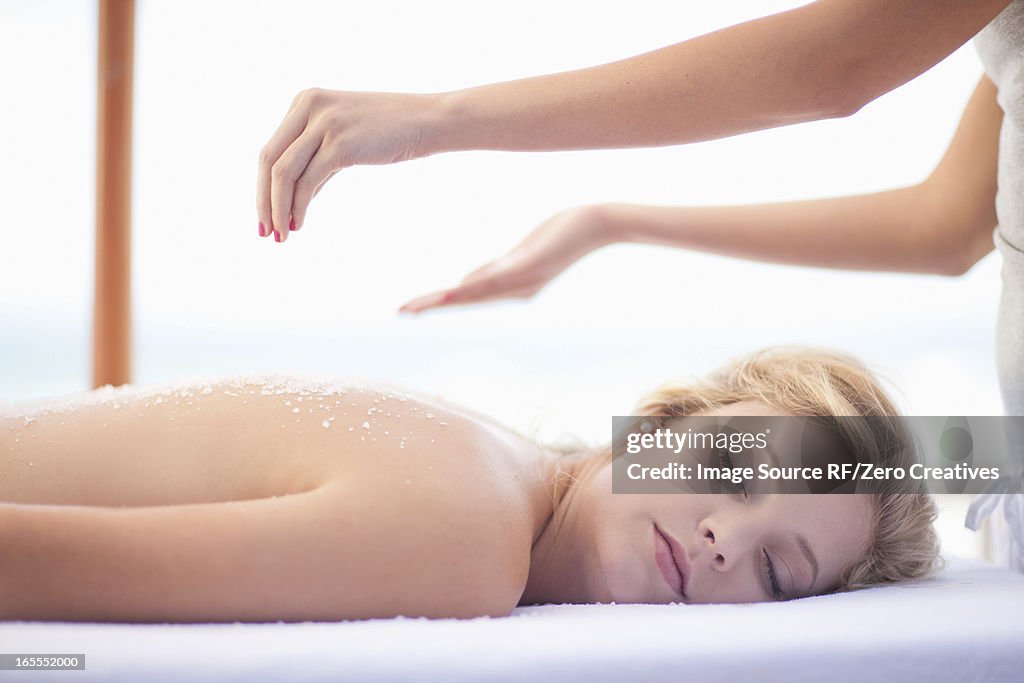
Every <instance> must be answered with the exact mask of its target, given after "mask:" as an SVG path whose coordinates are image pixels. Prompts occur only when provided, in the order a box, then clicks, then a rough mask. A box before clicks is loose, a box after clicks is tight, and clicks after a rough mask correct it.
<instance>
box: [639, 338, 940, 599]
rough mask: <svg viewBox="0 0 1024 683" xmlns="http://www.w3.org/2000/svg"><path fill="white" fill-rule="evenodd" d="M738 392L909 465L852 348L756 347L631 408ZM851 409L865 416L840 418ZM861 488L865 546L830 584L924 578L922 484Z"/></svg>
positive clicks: (929, 554) (675, 407)
mask: <svg viewBox="0 0 1024 683" xmlns="http://www.w3.org/2000/svg"><path fill="white" fill-rule="evenodd" d="M744 400H755V401H760V402H763V403H766V404H768V405H770V406H772V407H775V408H778V409H782V410H785V411H787V412H790V413H793V414H795V415H807V416H818V417H820V418H823V419H824V420H825V421H826V422H827V424H828V425H829V426H830V427H831V428H832V429H834V430H835V432H836V433H837V434H838V435H839V436H840V437H841V438H842V440H843V441H844V443H845V444H846V445H847V447H849V448H850V449H851V451H852V452H853V454H854V456H855V457H856V459H857V461H858V462H871V463H874V464H877V465H883V466H903V467H909V465H910V464H912V463H913V462H914V461H915V455H914V453H915V451H914V448H913V440H912V436H911V435H910V433H909V432H908V430H907V429H906V427H905V425H904V424H903V422H902V420H900V419H898V417H897V410H896V408H895V406H894V405H893V403H892V401H891V400H890V399H889V398H888V396H886V394H885V392H884V391H883V390H882V388H881V387H880V386H879V384H878V382H877V381H876V379H875V378H874V376H873V375H872V373H871V372H870V371H869V370H868V369H867V368H866V367H865V366H864V365H863V364H862V363H861V362H860V361H858V360H856V359H855V358H853V357H852V356H848V355H845V354H842V353H837V352H834V351H829V350H825V349H816V348H811V347H802V346H783V347H775V348H770V349H763V350H760V351H757V352H755V353H753V354H751V355H749V356H747V357H745V358H742V359H739V360H736V361H733V362H731V363H728V364H727V365H725V366H723V367H721V368H719V369H717V370H715V371H714V372H712V373H711V374H709V375H707V376H706V377H704V378H701V379H698V380H695V381H693V382H690V383H669V384H665V385H663V386H661V387H659V388H658V389H657V390H655V391H654V392H652V393H651V394H649V395H647V396H645V397H644V398H643V399H642V400H641V401H640V403H639V404H638V405H637V407H636V409H635V411H636V412H635V413H634V414H636V415H652V416H671V417H675V416H680V417H681V416H685V415H691V414H693V413H696V412H700V411H704V410H709V409H714V408H718V407H721V406H723V405H726V404H729V403H735V402H738V401H744ZM859 416H869V417H870V418H871V419H869V420H861V419H856V420H844V419H841V418H842V417H859ZM836 418H839V419H836ZM862 483H863V482H862ZM862 490H864V489H863V488H862V487H861V486H859V487H858V491H862ZM867 495H868V496H869V500H871V502H872V509H873V515H872V527H871V529H870V534H869V543H868V547H867V548H866V550H865V552H864V553H863V555H862V556H861V557H859V558H858V559H857V560H855V561H854V562H852V563H851V564H850V565H848V566H847V567H845V568H844V570H843V571H842V572H841V574H840V579H839V587H838V588H837V589H836V590H835V592H843V591H850V590H856V589H859V588H867V587H869V586H875V585H880V584H887V583H894V582H898V581H906V580H912V579H922V578H927V577H929V576H931V575H933V574H934V573H935V572H936V571H938V570H939V569H941V567H942V565H943V562H942V560H941V558H940V555H939V539H938V535H937V534H936V532H935V529H934V527H933V526H932V522H933V521H934V520H935V518H936V517H937V516H938V510H937V508H936V505H935V501H934V500H933V499H932V497H931V496H930V495H929V494H928V493H927V491H926V490H925V488H924V486H923V485H922V484H921V483H920V482H914V481H907V482H904V481H899V480H897V481H891V480H889V479H886V480H882V481H880V482H877V483H876V484H875V485H874V486H873V488H871V489H868V490H867Z"/></svg>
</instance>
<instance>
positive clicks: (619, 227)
mask: <svg viewBox="0 0 1024 683" xmlns="http://www.w3.org/2000/svg"><path fill="white" fill-rule="evenodd" d="M580 210H581V211H582V212H584V214H583V218H582V219H581V221H582V223H583V224H584V225H586V226H587V227H586V240H587V243H588V245H589V248H590V251H593V250H595V249H600V248H601V247H605V246H608V245H609V244H615V243H616V242H622V241H625V239H624V236H625V231H624V230H623V225H624V222H623V221H622V218H621V216H620V214H619V211H618V205H616V204H611V203H606V204H593V205H590V206H584V207H581V208H580Z"/></svg>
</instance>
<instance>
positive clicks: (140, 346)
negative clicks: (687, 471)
mask: <svg viewBox="0 0 1024 683" xmlns="http://www.w3.org/2000/svg"><path fill="white" fill-rule="evenodd" d="M802 4H805V3H802V2H779V1H769V0H757V1H756V2H755V1H752V0H736V1H734V2H730V3H679V2H670V1H668V0H636V1H635V2H632V3H630V4H629V5H628V7H627V5H624V4H621V3H618V4H615V3H593V2H584V1H582V0H571V1H570V0H560V1H559V2H555V3H552V2H547V1H541V0H518V1H517V2H515V3H504V4H497V3H478V2H472V1H470V0H458V1H456V0H435V1H434V2H430V3H418V2H413V1H412V0H377V1H375V2H330V1H326V0H324V1H310V0H304V1H295V2H288V3H284V2H253V1H246V2H242V1H240V0H239V1H234V2H232V1H228V0H220V1H218V2H205V1H203V2H200V1H199V0H183V1H178V2H174V3H170V2H149V1H146V0H138V2H137V9H136V62H135V111H134V116H135V119H134V125H135V147H134V177H133V209H132V211H133V237H132V254H133V256H132V257H133V331H134V355H133V368H134V377H133V382H134V383H139V384H152V383H160V382H165V381H172V380H179V379H181V378H184V377H192V376H220V375H228V374H237V373H250V372H266V371H273V372H299V373H304V374H318V375H320V374H322V375H327V376H338V377H344V376H353V377H360V378H367V379H381V380H385V381H388V382H392V383H397V384H400V385H403V386H407V387H409V388H410V389H415V390H420V391H426V392H429V393H432V394H441V395H443V396H444V397H446V398H448V399H450V400H453V401H456V402H459V403H463V404H466V405H468V406H471V407H473V408H475V409H477V410H480V411H483V412H485V413H488V414H491V415H493V416H494V417H495V418H497V419H498V420H500V421H502V422H504V423H505V424H508V425H509V426H511V427H513V428H515V429H518V430H520V431H522V432H524V433H526V434H529V435H532V436H535V437H537V438H541V439H545V440H549V441H558V440H561V439H563V438H568V437H569V436H577V437H580V438H582V439H583V440H584V441H587V442H591V443H598V442H601V441H603V440H605V439H607V437H608V434H609V417H610V416H612V415H617V414H629V413H630V412H631V409H632V407H633V405H634V404H635V402H636V401H637V399H638V398H639V397H640V396H641V395H642V394H643V393H645V392H647V391H649V390H651V389H653V388H654V387H656V386H657V385H658V384H660V383H662V382H664V381H666V380H668V379H673V378H680V377H685V376H691V375H700V374H703V373H704V372H706V371H708V370H711V369H713V368H714V367H716V366H718V365H720V364H721V363H723V362H724V361H726V360H728V359H730V358H733V357H735V356H737V355H742V354H746V353H748V352H750V351H753V350H754V349H757V348H760V347H763V346H768V345H775V344H780V343H805V344H815V345H824V346H830V347H836V348H839V349H842V350H844V351H848V352H851V353H853V354H854V355H856V356H858V357H860V358H861V359H862V360H864V361H865V362H867V363H868V364H869V365H870V366H872V367H873V368H875V369H876V370H877V371H879V372H880V373H881V374H882V375H883V376H884V377H886V378H887V379H888V380H889V381H890V385H889V386H890V388H891V389H892V391H893V392H894V394H895V397H896V400H897V402H898V404H899V405H900V406H901V407H902V409H903V410H904V411H906V412H907V413H911V414H918V415H928V414H937V415H952V414H966V415H998V414H1001V412H1002V408H1001V404H1000V400H999V392H998V387H997V383H996V375H995V367H994V351H993V344H994V325H995V311H996V304H997V298H998V292H999V262H998V257H997V256H994V255H989V256H988V257H987V258H986V259H985V260H984V261H983V262H982V263H980V264H978V265H977V266H976V267H975V268H974V269H973V270H972V271H971V272H970V273H968V274H967V275H964V276H962V277H958V278H944V277H940V276H910V275H892V274H875V273H844V272H839V271H826V270H820V269H812V268H794V267H783V266H777V265H766V264H757V263H749V262H742V261H738V260H730V259H727V258H723V257H715V256H707V255H700V254H693V253H686V252H682V251H670V250H667V249H659V248H655V247H650V246H640V245H615V246H611V247H607V248H604V249H602V250H600V251H598V252H596V253H594V254H592V255H590V256H589V257H587V258H586V259H584V260H583V261H581V262H580V263H579V264H577V265H576V266H574V267H573V268H572V269H570V270H569V271H568V272H566V273H565V274H564V275H563V276H561V277H560V278H558V279H557V280H555V281H554V282H553V283H552V284H551V285H550V286H549V288H548V289H546V290H545V291H543V292H542V293H541V294H540V295H539V296H537V297H536V298H535V299H533V300H531V301H527V302H521V301H516V302H508V303H501V304H489V305H479V306H472V307H459V308H457V309H455V308H453V309H451V310H442V311H436V312H430V313H427V314H423V315H421V316H418V317H413V316H405V315H399V314H398V313H397V309H398V307H399V306H400V305H401V304H403V303H404V302H406V301H407V300H409V299H411V298H413V297H416V296H418V295H420V294H424V293H427V292H430V291H433V290H435V289H438V288H441V287H446V286H450V285H452V284H455V283H456V282H458V281H459V280H460V279H461V278H462V277H463V276H464V275H465V274H467V273H468V272H470V271H471V270H473V269H475V268H476V267H478V266H479V265H482V264H483V263H485V262H486V261H489V260H491V259H493V258H495V257H497V256H499V255H501V254H503V253H504V252H505V251H506V250H507V249H509V248H510V247H512V246H513V245H514V244H516V243H517V242H518V241H519V240H520V239H522V237H524V236H525V235H526V234H527V233H528V232H529V231H530V230H532V229H533V228H534V227H536V226H537V225H538V224H539V223H541V222H542V221H543V220H544V219H546V218H547V217H549V216H550V215H552V214H554V213H556V212H557V211H559V210H561V209H563V208H566V207H569V206H578V205H581V204H589V203H598V202H609V201H617V202H631V203H650V204H665V205H717V204H747V203H760V202H775V201H787V200H794V199H810V198H816V197H828V196H836V195H844V194H859V193H867V192H875V191H879V190H885V189H891V188H895V187H901V186H906V185H911V184H915V183H918V182H920V181H921V180H923V179H924V178H925V177H926V176H927V175H928V174H929V173H930V172H931V171H932V169H933V168H934V167H935V165H936V164H937V163H938V162H939V160H940V159H941V157H942V154H943V152H944V151H945V148H946V145H947V144H948V143H949V141H950V140H951V138H952V136H953V133H954V131H955V128H956V124H957V122H958V120H959V118H960V115H961V114H962V112H963V108H964V106H965V105H966V103H967V100H968V97H969V95H970V93H971V92H972V90H973V88H974V86H975V84H976V83H977V80H978V78H979V77H980V75H981V73H982V67H981V63H980V61H979V60H978V58H977V55H976V54H975V51H974V47H973V44H972V43H968V44H967V45H965V46H963V47H962V48H961V49H960V50H958V51H957V52H956V53H954V54H953V55H951V56H950V57H949V58H947V59H946V60H945V61H943V62H942V63H941V64H939V65H937V66H936V67H934V68H933V69H931V70H930V71H928V72H927V73H925V74H923V75H921V76H920V77H918V78H917V79H915V80H914V81H912V82H910V83H909V84H907V85H905V86H904V87H902V88H900V89H899V90H897V91H895V92H892V93H889V94H888V95H885V96H883V97H882V98H880V99H878V100H876V101H875V102H873V103H871V104H869V105H868V106H866V107H864V108H863V109H862V110H861V111H860V112H859V113H858V114H857V115H856V116H854V117H851V118H847V119H837V120H829V121H821V122H815V123H809V124H804V125H799V126H789V127H783V128H776V129H773V130H768V131H763V132H758V133H752V134H748V135H743V136H739V137H735V138H730V139H724V140H717V141H711V142H705V143H699V144H693V145H687V146H679V147H665V148H655V149H634V150H615V151H589V152H559V153H543V154H518V153H503V152H469V153H460V154H452V155H440V156H435V157H430V158H426V159H420V160H417V161H413V162H406V163H403V164H399V165H394V166H383V167H359V168H351V169H347V170H345V171H343V172H341V173H339V174H338V175H336V176H335V177H334V178H333V179H332V180H331V181H330V182H329V183H328V184H327V185H326V186H325V188H324V189H323V191H322V192H321V193H320V195H318V197H317V198H316V199H315V200H314V202H313V204H312V206H311V208H310V212H309V214H308V217H307V220H306V225H305V227H304V229H303V230H302V231H301V232H299V233H293V234H292V235H291V237H290V239H289V240H288V242H286V243H284V244H275V243H273V241H272V240H269V239H261V238H259V237H258V235H257V230H256V223H257V219H256V212H255V182H256V170H257V168H256V162H257V155H258V153H259V150H260V148H261V147H262V145H263V144H264V143H265V142H266V141H267V140H268V139H269V137H270V135H271V134H272V133H273V132H274V130H275V129H276V127H277V125H278V123H279V122H280V121H281V119H282V117H283V116H284V114H285V112H286V111H287V109H288V106H289V104H290V102H291V100H292V98H293V97H294V96H295V94H296V93H298V92H299V91H300V90H302V89H305V88H309V87H313V86H318V87H323V88H330V89H339V90H375V91H394V92H424V93H426V92H440V91H449V90H456V89H460V88H465V87H469V86H473V85H478V84H482V83H488V82H494V81H501V80H509V79H515V78H522V77H526V76H531V75H537V74H542V73H551V72H557V71H565V70H570V69H575V68H581V67H586V66H592V65H596V64H600V63H605V62H610V61H614V60H618V59H621V58H625V57H629V56H632V55H635V54H639V53H642V52H647V51H649V50H653V49H656V48H658V47H662V46H665V45H669V44H671V43H675V42H679V41H682V40H685V39H688V38H692V37H695V36H698V35H701V34H703V33H707V32H709V31H712V30H715V29H719V28H723V27H725V26H729V25H732V24H735V23H739V22H742V21H747V20H751V19H755V18H758V17H761V16H765V15H768V14H773V13H776V12H780V11H784V10H787V9H791V8H793V7H797V6H799V5H802ZM96 15H97V8H96V3H95V2H87V1H84V0H34V1H32V2H29V1H28V0H23V1H18V0H14V1H8V2H4V3H3V4H0V35H2V40H0V61H2V62H3V63H4V64H6V65H8V68H5V69H3V70H0V91H2V92H4V93H5V95H6V96H5V106H4V110H3V113H2V114H0V117H2V120H3V122H4V125H3V126H0V146H2V148H3V149H4V151H5V163H4V164H2V165H0V188H2V190H0V192H2V194H3V196H4V197H5V198H6V201H5V209H6V210H7V211H8V212H9V213H7V214H5V219H4V222H5V224H6V225H5V228H6V229H5V231H4V233H5V234H4V238H5V239H4V245H3V247H2V248H0V399H3V400H6V401H13V402H16V401H18V400H22V399H28V398H40V397H46V396H52V395H56V394H65V393H70V392H77V391H83V390H85V389H87V388H88V385H89V377H90V371H89V361H90V330H89V325H90V323H91V306H92V286H93V285H92V277H93V273H92V268H93V245H94V229H95V226H94V190H95V143H96V113H95V97H96V38H97V28H96V26H97V20H96ZM681 115H682V116H685V112H681ZM942 504H943V507H944V510H945V511H946V512H945V513H944V514H946V516H947V517H948V520H947V524H946V527H945V530H944V538H945V539H946V541H947V542H948V544H947V547H948V548H962V549H963V550H964V552H967V553H970V552H974V547H975V543H976V539H975V538H974V536H972V535H970V532H965V531H964V532H961V531H960V530H959V527H962V510H961V507H960V506H961V502H960V501H958V500H956V497H950V499H949V500H947V501H943V502H942Z"/></svg>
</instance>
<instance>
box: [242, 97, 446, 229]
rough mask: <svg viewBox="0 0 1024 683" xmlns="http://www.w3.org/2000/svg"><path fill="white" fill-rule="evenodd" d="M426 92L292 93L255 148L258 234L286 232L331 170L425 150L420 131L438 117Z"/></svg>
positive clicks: (301, 215) (401, 157)
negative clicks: (257, 153) (265, 140)
mask: <svg viewBox="0 0 1024 683" xmlns="http://www.w3.org/2000/svg"><path fill="white" fill-rule="evenodd" d="M439 106H440V105H439V100H438V99H437V98H436V97H435V96H433V95H419V94H400V93H381V92H347V91H338V90H323V89H320V88H312V89H310V90H304V91H302V92H301V93H299V94H298V95H297V96H296V97H295V99H294V100H293V101H292V106H291V109H289V110H288V114H287V115H285V117H284V121H282V122H281V125H280V126H278V128H277V131H276V132H275V133H274V135H273V137H271V138H270V141H269V142H268V143H267V144H266V146H264V148H263V149H262V150H261V151H260V159H259V180H258V186H257V190H256V213H257V214H258V215H259V222H260V235H261V236H268V235H270V234H271V232H273V233H274V235H275V239H276V240H277V241H284V240H286V239H287V238H288V231H289V230H298V229H299V228H301V227H302V224H303V222H304V220H305V218H306V209H307V208H308V207H309V202H310V200H311V199H312V198H313V197H314V196H315V195H316V193H317V192H319V191H320V188H322V187H323V185H324V183H325V182H327V180H328V179H330V177H331V176H333V175H334V174H335V173H337V172H338V171H340V170H341V169H343V168H346V167H348V166H355V165H357V164H392V163H395V162H397V161H406V160H408V159H415V158H417V157H421V156H426V155H427V154H428V153H429V152H427V150H426V148H425V146H424V136H425V134H426V132H427V130H428V129H429V128H431V126H432V125H433V123H434V122H435V121H436V119H437V110H438V107H439Z"/></svg>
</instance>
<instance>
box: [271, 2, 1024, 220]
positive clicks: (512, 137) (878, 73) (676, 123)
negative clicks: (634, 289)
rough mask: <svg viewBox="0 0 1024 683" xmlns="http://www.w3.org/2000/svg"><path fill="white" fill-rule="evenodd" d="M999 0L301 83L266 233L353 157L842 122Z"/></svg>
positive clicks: (986, 16)
mask: <svg viewBox="0 0 1024 683" xmlns="http://www.w3.org/2000/svg"><path fill="white" fill-rule="evenodd" d="M1008 4H1009V2H1008V0H973V1H970V2H967V1H963V0H818V1H817V2H813V3H810V4H808V5H804V6H802V7H798V8H796V9H793V10H789V11H786V12H781V13H779V14H774V15H771V16H767V17H763V18H760V19H755V20H752V21H748V22H745V23H742V24H738V25H735V26H731V27H728V28H724V29H721V30H719V31H714V32H712V33H708V34H706V35H702V36H699V37H697V38H693V39H691V40H687V41H685V42H682V43H678V44H675V45H671V46H669V47H665V48H661V49H658V50H655V51H653V52H648V53H645V54H642V55H638V56H635V57H631V58H628V59H624V60H621V61H616V62H612V63H609V64H604V65H601V66H595V67H590V68H585V69H580V70H575V71H568V72H564V73H558V74H551V75H547V76H537V77H533V78H526V79H521V80H516V81H509V82H504V83H496V84H491V85H484V86H478V87H473V88H467V89H464V90H458V91H454V92H449V93H441V94H438V95H407V94H396V93H364V92H345V91H332V90H323V89H311V90H307V91H303V93H300V94H299V96H297V97H296V98H295V100H294V101H293V103H292V106H291V108H290V110H289V112H288V114H287V115H286V116H285V119H284V121H282V123H281V124H280V126H279V127H278V129H277V131H276V132H275V133H274V135H273V136H272V137H271V139H270V140H269V142H268V143H267V144H266V145H265V146H264V147H263V149H262V150H261V152H260V160H259V178H258V182H257V200H256V201H257V213H258V215H259V220H260V223H261V227H260V232H261V234H264V235H269V234H270V231H273V232H274V233H275V234H276V235H277V237H278V239H287V233H288V229H289V226H293V228H292V229H298V228H300V227H301V226H302V224H303V222H304V220H305V214H306V209H307V207H308V205H309V202H310V200H311V199H312V198H313V196H314V195H315V194H316V193H317V192H318V191H319V189H320V188H321V186H322V185H323V184H324V183H325V182H326V181H327V180H328V179H329V178H331V177H332V176H333V175H334V174H335V173H337V172H338V171H339V170H340V169H342V168H345V167H348V166H353V165H357V164H388V163H394V162H397V161H403V160H408V159H412V158H416V157H422V156H427V155H430V154H436V153H440V152H448V151H456V150H467V149H493V150H519V151H542V150H568V149H595V148H613V147H641V146H655V145H670V144H678V143H686V142H696V141H700V140H710V139H716V138H722V137H727V136H731V135H736V134H739V133H745V132H749V131H755V130H761V129H765V128H772V127H775V126H782V125H787V124H793V123H799V122H802V121H813V120H818V119H824V118H836V117H841V116H846V115H849V114H852V113H854V112H856V111H858V110H859V109H860V108H861V107H862V106H863V105H864V104H866V103H867V102H870V101H872V100H873V99H875V98H877V97H879V96H880V95H882V94H884V93H886V92H888V91H890V90H892V89H893V88H896V87H898V86H900V85H902V84H903V83H906V82H907V81H909V80H911V79H913V78H914V77H916V76H918V75H919V74H921V73H923V72H924V71H927V70H928V69H929V68H931V67H932V66H933V65H935V64H936V63H938V62H939V61H941V60H942V59H943V58H945V57H946V56H947V55H949V54H950V53H952V52H953V51H954V50H956V49H957V48H958V47H960V46H961V45H963V44H964V43H965V42H967V41H968V40H969V39H970V38H971V37H972V36H973V35H974V34H975V33H977V32H978V31H979V30H980V29H981V28H982V27H984V26H985V25H986V24H987V23H988V22H989V21H991V19H992V18H993V17H994V16H996V14H998V13H999V12H1000V11H1001V10H1002V9H1003V8H1004V7H1006V6H1007V5H1008ZM566 44H567V49H571V37H567V43H566Z"/></svg>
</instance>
